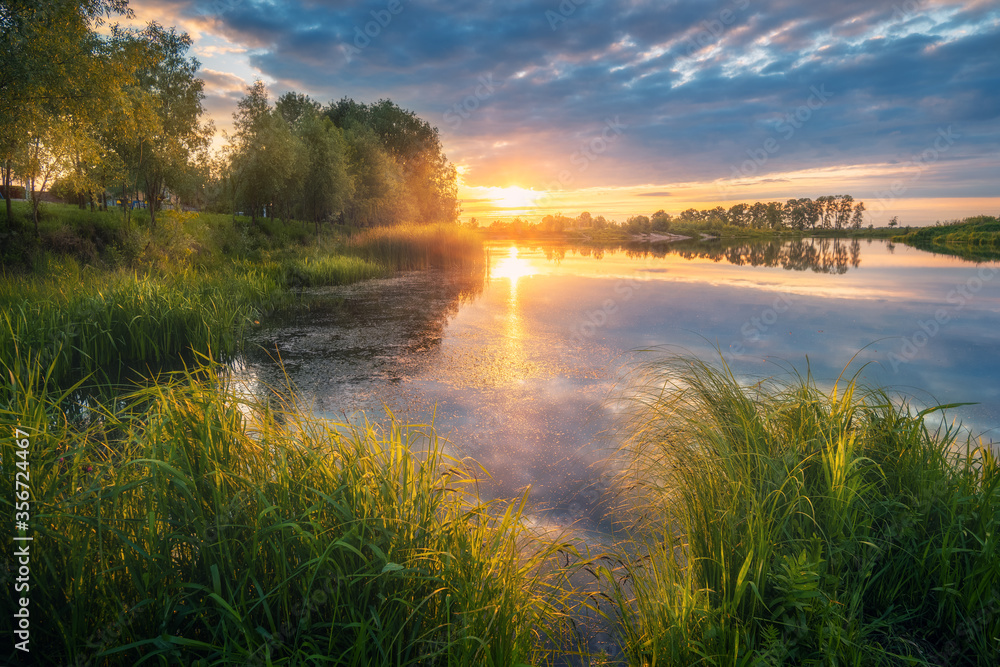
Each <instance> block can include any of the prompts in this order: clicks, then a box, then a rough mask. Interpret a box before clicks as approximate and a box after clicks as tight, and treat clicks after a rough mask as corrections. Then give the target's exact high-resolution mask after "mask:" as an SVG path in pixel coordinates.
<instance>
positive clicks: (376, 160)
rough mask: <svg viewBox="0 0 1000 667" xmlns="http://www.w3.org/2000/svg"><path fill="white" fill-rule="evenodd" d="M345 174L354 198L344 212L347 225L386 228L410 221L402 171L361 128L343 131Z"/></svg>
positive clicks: (411, 212) (377, 140)
mask: <svg viewBox="0 0 1000 667" xmlns="http://www.w3.org/2000/svg"><path fill="white" fill-rule="evenodd" d="M344 140H345V141H346V143H347V155H348V162H347V164H348V172H349V173H350V175H351V178H352V180H353V183H354V194H353V196H352V197H351V198H350V199H349V200H348V202H347V205H346V206H345V208H344V218H345V220H346V221H347V222H349V223H351V224H354V225H359V226H371V225H385V224H391V223H394V222H398V221H400V220H407V219H412V218H413V209H412V208H411V202H410V199H409V198H408V197H407V196H406V184H405V180H404V176H403V173H402V169H401V167H400V166H399V164H398V163H397V162H396V161H395V160H393V159H392V156H390V155H389V153H388V152H387V151H386V150H385V148H383V146H382V143H381V142H380V141H379V139H378V137H377V136H376V135H375V132H374V131H373V130H372V129H371V128H369V127H367V126H364V125H357V124H355V125H352V126H350V127H349V128H348V129H347V130H345V131H344Z"/></svg>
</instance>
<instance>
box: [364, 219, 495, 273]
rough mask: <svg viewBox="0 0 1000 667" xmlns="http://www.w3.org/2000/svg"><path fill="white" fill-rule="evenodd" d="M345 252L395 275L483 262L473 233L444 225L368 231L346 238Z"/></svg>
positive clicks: (480, 241)
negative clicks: (405, 271)
mask: <svg viewBox="0 0 1000 667" xmlns="http://www.w3.org/2000/svg"><path fill="white" fill-rule="evenodd" d="M347 251H348V252H351V253H354V254H356V255H357V256H359V257H362V258H364V259H367V260H369V261H372V262H375V263H378V264H382V265H384V266H387V267H389V268H391V269H394V270H398V271H402V270H410V269H426V268H431V267H437V268H448V267H454V266H474V265H477V264H481V263H482V262H483V259H484V256H483V243H482V239H481V237H480V236H479V235H478V234H477V233H476V232H474V231H472V230H470V229H468V228H465V227H459V226H457V225H444V224H439V225H416V224H406V225H395V226H391V227H369V228H367V229H364V230H361V231H358V232H355V233H354V234H352V235H351V236H350V238H349V239H348V241H347Z"/></svg>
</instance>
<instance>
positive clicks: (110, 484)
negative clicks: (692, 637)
mask: <svg viewBox="0 0 1000 667" xmlns="http://www.w3.org/2000/svg"><path fill="white" fill-rule="evenodd" d="M37 368H41V367H36V372H37ZM36 379H37V378H36ZM50 389H51V388H46V386H45V383H44V382H30V381H29V382H25V383H21V384H17V385H15V386H13V387H11V386H7V385H5V386H4V387H3V389H2V390H0V422H2V423H4V424H6V425H7V428H8V429H9V430H10V429H12V428H13V426H14V425H17V426H16V428H17V429H18V430H17V432H16V433H15V434H12V433H10V432H9V430H8V433H5V434H4V437H3V439H2V440H0V447H2V449H3V460H4V461H5V462H6V465H7V466H8V467H12V466H13V463H12V462H14V461H26V462H27V463H26V464H25V466H24V469H25V470H30V487H31V496H30V500H31V502H30V526H31V530H30V535H31V536H32V537H33V542H31V549H32V550H31V560H30V572H31V575H30V576H31V578H30V589H29V590H27V591H25V592H24V593H23V594H24V595H27V596H28V597H30V618H31V643H30V646H31V650H32V655H33V656H35V657H39V658H42V659H43V661H44V662H45V663H46V664H93V665H97V664H100V665H134V664H139V663H140V662H143V661H144V664H145V663H148V664H161V663H162V664H188V665H191V664H205V665H207V664H212V665H228V664H231V665H270V664H276V665H277V664H286V665H293V664H316V661H319V662H321V663H322V664H331V665H468V666H469V667H473V666H475V667H479V666H482V665H492V666H495V667H508V666H511V665H521V664H540V662H541V661H543V660H544V659H545V655H544V653H543V646H544V645H545V644H546V643H547V635H546V633H547V632H549V633H552V634H553V635H555V634H557V633H558V632H559V625H560V622H561V621H560V616H559V614H558V613H557V612H556V608H557V606H558V602H559V596H560V595H562V593H561V592H560V590H559V588H558V587H556V586H554V584H555V583H556V576H557V573H554V572H552V571H551V570H549V571H548V572H549V573H548V574H546V573H545V572H543V570H542V569H541V565H542V564H543V563H546V562H548V561H550V560H551V556H552V554H553V553H554V551H555V549H556V548H557V547H558V545H556V544H552V543H547V542H543V541H541V540H539V539H536V538H535V537H534V536H533V535H532V534H530V533H529V532H528V531H527V530H526V529H525V528H524V524H523V522H522V521H521V517H520V512H521V510H522V506H521V505H520V504H518V503H493V504H485V503H483V502H480V501H479V499H478V498H477V497H476V496H475V494H474V492H473V491H474V479H473V477H472V473H473V472H474V468H472V467H470V463H469V462H466V461H459V460H454V459H451V458H449V457H447V456H445V455H444V454H443V453H442V450H441V447H440V445H439V443H438V441H437V439H436V437H435V436H434V435H433V431H431V430H428V429H424V428H421V427H400V426H395V425H391V426H387V427H385V428H384V429H380V428H376V427H370V428H367V429H361V430H358V429H346V427H338V426H337V425H332V424H329V423H324V422H320V421H316V420H312V419H309V418H306V417H304V416H303V414H302V413H301V412H300V411H298V410H297V409H296V407H295V406H294V398H293V397H291V396H290V395H283V394H278V393H267V395H265V396H262V397H260V398H251V397H246V396H239V395H238V394H236V393H235V392H234V391H233V390H232V389H231V387H229V386H227V382H226V378H225V377H224V376H222V375H219V374H218V372H217V371H216V370H214V369H212V368H211V367H209V368H202V370H201V371H199V372H198V373H197V374H191V373H188V374H179V375H174V376H170V377H161V378H159V381H158V382H157V383H156V384H155V385H153V386H151V387H149V388H145V389H138V390H135V391H133V392H132V393H129V394H127V395H111V396H109V397H107V398H101V397H100V396H101V395H100V393H89V394H88V395H87V398H86V401H85V402H81V400H79V395H77V394H71V395H68V396H67V395H61V394H59V393H57V392H53V391H51V390H50ZM12 435H13V436H15V437H11V436H12ZM15 438H16V439H15ZM22 448H23V449H22ZM19 451H23V452H24V454H23V455H22V456H21V457H19V456H18V452H19ZM8 469H9V468H8ZM0 498H2V501H0V503H2V507H3V508H4V513H5V516H8V517H11V518H12V517H13V511H14V507H13V506H12V504H13V500H14V498H15V488H14V475H13V474H9V475H4V476H3V478H2V479H0ZM21 509H22V510H23V509H24V508H23V507H22V508H21ZM19 511H20V510H19ZM12 529H13V524H12V522H11V521H7V522H5V523H4V527H3V528H0V532H2V534H3V539H4V541H5V543H7V544H15V542H13V541H12V538H13V534H12V532H13V531H12ZM12 551H13V550H12V549H8V550H7V553H6V554H5V555H4V556H3V559H4V567H3V573H4V577H5V578H6V580H7V583H6V584H5V585H8V586H13V582H12V581H11V580H10V579H11V577H12V576H13V575H12V574H10V573H13V572H16V571H17V566H16V563H15V561H14V560H13V558H14V557H13V556H12V555H11V553H12ZM15 604H16V602H15V596H13V595H8V596H4V597H3V602H2V608H3V614H4V616H5V617H7V618H11V617H12V615H13V614H14V613H15V612H16V609H15ZM3 651H4V655H5V660H12V661H13V660H16V659H17V658H18V657H19V655H20V654H19V653H18V652H17V651H15V650H13V649H12V648H11V645H10V644H8V646H7V647H5V648H4V649H3Z"/></svg>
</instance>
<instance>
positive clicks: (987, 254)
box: [893, 215, 1000, 261]
mask: <svg viewBox="0 0 1000 667" xmlns="http://www.w3.org/2000/svg"><path fill="white" fill-rule="evenodd" d="M893 241H898V242H901V243H905V244H907V245H911V246H913V247H914V248H918V249H920V250H926V251H929V252H937V253H941V254H945V255H955V256H958V257H963V258H965V259H971V260H976V261H986V260H995V259H1000V219H997V218H996V217H994V216H989V215H978V216H975V217H972V218H966V219H965V220H960V221H956V222H952V223H949V224H945V225H936V226H934V227H921V228H920V229H915V230H913V231H911V232H908V233H906V234H903V235H899V236H895V237H893Z"/></svg>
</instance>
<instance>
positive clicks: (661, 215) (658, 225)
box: [649, 209, 673, 232]
mask: <svg viewBox="0 0 1000 667" xmlns="http://www.w3.org/2000/svg"><path fill="white" fill-rule="evenodd" d="M672 220H673V216H671V215H670V214H669V213H667V212H666V211H664V210H663V209H660V210H659V211H657V212H656V213H654V214H653V215H651V216H650V218H649V223H650V225H651V227H652V229H653V231H654V232H669V231H670V223H671V221H672Z"/></svg>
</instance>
